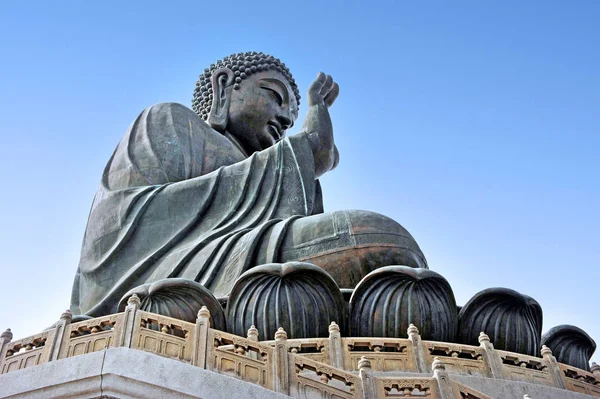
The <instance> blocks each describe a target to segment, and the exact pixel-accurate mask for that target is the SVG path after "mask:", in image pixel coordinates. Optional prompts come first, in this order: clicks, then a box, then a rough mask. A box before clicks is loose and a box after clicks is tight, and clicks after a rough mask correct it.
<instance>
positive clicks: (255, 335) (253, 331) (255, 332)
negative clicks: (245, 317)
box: [248, 324, 258, 339]
mask: <svg viewBox="0 0 600 399" xmlns="http://www.w3.org/2000/svg"><path fill="white" fill-rule="evenodd" d="M248 338H256V339H258V328H256V326H255V325H254V324H252V325H251V326H250V328H249V329H248Z"/></svg>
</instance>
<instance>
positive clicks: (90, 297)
mask: <svg viewBox="0 0 600 399" xmlns="http://www.w3.org/2000/svg"><path fill="white" fill-rule="evenodd" d="M320 212H322V202H321V197H320V188H319V186H318V181H316V180H315V172H314V160H313V154H312V150H311V147H310V144H309V142H308V140H307V139H306V137H305V136H304V135H296V136H292V137H290V138H285V139H283V140H281V141H280V142H278V143H277V144H275V145H274V146H272V147H270V148H268V149H266V150H263V151H260V152H256V153H254V154H252V155H251V156H249V157H248V156H246V155H245V154H244V153H243V152H242V151H241V150H240V149H239V148H238V147H236V145H235V144H234V143H232V142H231V141H229V140H228V139H227V138H225V136H223V135H221V134H220V133H218V132H216V131H214V130H213V129H211V128H210V127H209V126H208V125H207V124H206V123H205V122H204V121H203V120H202V119H201V118H200V117H198V116H197V115H196V114H195V113H194V112H193V111H191V110H190V109H188V108H186V107H184V106H182V105H179V104H174V103H165V104H158V105H155V106H152V107H150V108H148V109H146V110H144V111H143V112H142V113H141V115H140V116H139V117H138V118H137V119H136V120H135V122H134V123H133V124H132V125H131V127H130V128H129V130H128V131H127V133H126V134H125V136H124V137H123V139H122V140H121V142H120V143H119V145H118V146H117V148H116V150H115V152H114V153H113V155H112V157H111V158H110V160H109V162H108V164H107V166H106V168H105V170H104V174H103V176H102V181H101V184H100V187H99V189H98V192H97V193H96V196H95V198H94V202H93V204H92V208H91V211H90V215H89V219H88V224H87V228H86V232H85V236H84V240H83V246H82V250H81V260H80V263H79V267H78V270H77V274H76V277H75V282H74V286H73V293H72V301H71V310H72V312H73V313H74V314H85V315H89V316H93V317H97V316H100V315H104V314H109V313H114V312H116V310H117V309H116V308H117V304H118V302H119V300H120V299H121V297H122V296H123V295H124V294H125V293H126V292H127V291H129V290H130V289H131V288H133V287H136V286H139V285H142V284H145V283H149V282H154V281H157V280H161V279H166V278H172V277H181V278H186V279H190V280H195V281H197V282H199V283H201V284H202V285H204V286H205V287H207V288H208V289H210V290H211V291H212V292H213V293H214V294H215V296H217V297H219V296H224V295H227V294H228V293H229V291H230V289H231V288H232V286H233V283H234V282H235V280H236V279H237V277H238V276H239V275H240V274H241V273H243V272H244V271H246V270H247V269H249V268H250V267H252V266H254V265H256V263H255V262H257V253H258V251H259V248H260V262H261V263H269V262H275V261H276V258H277V253H278V252H279V247H280V245H281V241H282V237H284V236H285V231H286V229H287V227H288V226H289V224H290V223H291V222H292V221H293V220H295V219H297V218H300V217H303V216H309V215H313V214H315V213H320Z"/></svg>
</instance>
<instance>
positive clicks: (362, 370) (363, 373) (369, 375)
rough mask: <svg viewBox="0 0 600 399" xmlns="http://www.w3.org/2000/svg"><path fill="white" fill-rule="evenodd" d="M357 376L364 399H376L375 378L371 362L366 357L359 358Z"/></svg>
mask: <svg viewBox="0 0 600 399" xmlns="http://www.w3.org/2000/svg"><path fill="white" fill-rule="evenodd" d="M358 375H359V376H360V382H361V385H362V391H363V398H364V399H377V387H376V385H375V376H374V375H373V370H372V369H371V362H370V361H369V359H367V358H366V357H364V356H363V357H361V358H360V360H359V361H358Z"/></svg>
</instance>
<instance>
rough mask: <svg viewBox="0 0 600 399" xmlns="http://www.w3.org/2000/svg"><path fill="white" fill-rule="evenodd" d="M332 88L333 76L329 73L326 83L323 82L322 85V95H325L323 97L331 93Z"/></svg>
mask: <svg viewBox="0 0 600 399" xmlns="http://www.w3.org/2000/svg"><path fill="white" fill-rule="evenodd" d="M332 88H333V78H332V77H331V75H327V78H326V79H325V83H323V87H321V96H323V99H324V98H325V97H326V96H327V94H329V92H330V91H331V89H332Z"/></svg>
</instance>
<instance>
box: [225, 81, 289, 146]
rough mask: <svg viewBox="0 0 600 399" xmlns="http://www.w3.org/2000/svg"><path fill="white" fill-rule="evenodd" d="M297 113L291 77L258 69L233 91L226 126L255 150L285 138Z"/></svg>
mask: <svg viewBox="0 0 600 399" xmlns="http://www.w3.org/2000/svg"><path fill="white" fill-rule="evenodd" d="M297 117H298V103H297V101H296V96H295V95H294V90H293V89H292V87H291V86H290V84H289V82H288V81H287V79H286V78H285V77H284V76H283V75H282V74H281V73H279V72H277V71H274V70H269V71H261V72H255V73H253V74H251V75H250V76H248V77H247V78H245V79H244V80H242V81H241V83H240V88H239V89H238V90H233V91H232V92H231V101H230V104H229V119H228V123H227V128H226V130H227V131H228V132H229V133H230V134H231V135H232V136H233V137H234V138H235V139H236V140H237V141H238V142H239V143H240V144H241V145H242V147H243V148H244V150H245V151H246V152H247V153H248V154H251V153H253V152H256V151H261V150H264V149H265V148H269V147H271V146H272V145H273V144H275V143H276V142H277V141H279V140H281V138H283V137H284V136H285V134H286V131H287V129H288V128H290V127H291V126H292V125H293V124H294V121H295V120H296V118H297Z"/></svg>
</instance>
